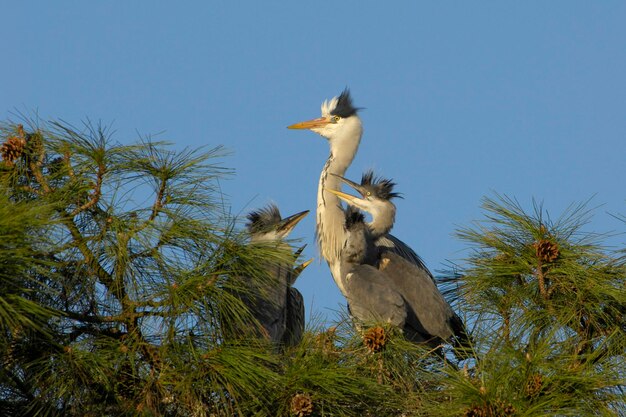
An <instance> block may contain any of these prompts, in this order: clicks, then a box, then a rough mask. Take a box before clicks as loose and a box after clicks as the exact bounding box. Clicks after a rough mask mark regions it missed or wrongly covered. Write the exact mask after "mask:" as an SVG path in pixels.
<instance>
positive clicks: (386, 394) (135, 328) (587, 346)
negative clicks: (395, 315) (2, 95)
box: [0, 121, 626, 417]
mask: <svg viewBox="0 0 626 417" xmlns="http://www.w3.org/2000/svg"><path fill="white" fill-rule="evenodd" d="M0 132H1V140H0V141H1V142H2V145H1V148H0V153H1V157H2V159H1V160H0V191H1V192H0V279H1V281H0V329H1V330H2V338H1V339H0V352H1V353H0V355H1V356H2V358H3V360H2V368H1V370H0V415H7V416H11V415H15V416H27V415H37V416H61V415H63V416H123V415H128V416H285V417H287V416H298V417H305V416H346V417H347V416H360V417H364V416H383V417H385V416H538V415H546V416H552V415H576V416H578V415H620V414H625V413H626V401H624V397H623V388H624V382H625V377H626V365H625V364H626V360H625V359H626V358H625V357H624V356H625V350H626V319H625V317H624V313H625V312H626V291H625V285H626V282H625V279H626V264H625V257H624V256H623V252H622V253H620V252H617V253H612V252H610V251H608V250H606V249H605V248H603V247H602V246H601V245H600V239H601V238H602V236H598V235H594V234H591V233H585V232H584V231H583V226H584V224H585V222H586V220H587V219H588V218H589V215H590V213H591V211H590V210H588V209H586V208H585V205H580V206H574V207H573V208H572V209H571V210H569V211H568V212H566V213H565V214H564V215H563V216H562V217H560V218H559V219H558V220H556V221H552V220H551V219H550V218H549V217H548V216H547V215H546V213H545V211H544V210H543V208H542V207H541V206H536V207H535V210H534V212H533V213H532V214H527V213H526V212H525V211H524V210H523V208H522V207H521V205H520V204H519V203H517V202H516V201H514V200H512V199H508V198H505V197H498V198H495V199H486V200H485V203H484V209H485V212H486V219H485V221H482V222H480V223H477V224H476V225H475V226H473V227H471V228H465V229H462V230H460V231H459V233H458V235H459V237H460V238H461V239H462V240H464V241H466V242H467V243H468V244H469V245H470V247H471V249H472V252H471V254H470V256H469V258H468V259H467V260H465V261H464V263H463V264H462V265H460V266H459V267H458V268H459V269H458V270H456V271H455V274H454V276H453V278H452V279H451V280H449V282H447V284H448V285H450V286H452V287H453V288H454V289H455V297H456V303H455V305H456V306H457V307H458V308H457V311H458V312H459V313H461V315H462V316H464V318H465V320H466V323H467V326H468V328H469V329H470V330H471V337H472V341H473V351H472V352H470V353H469V358H467V359H463V360H462V361H461V362H458V360H457V359H455V358H454V356H453V355H452V353H451V352H452V350H451V348H450V347H449V346H443V347H442V349H436V350H434V351H430V350H429V349H428V348H427V347H424V346H418V345H415V344H412V343H409V342H407V341H406V340H404V338H403V336H402V334H400V332H399V331H398V330H397V329H393V328H390V327H389V326H388V325H386V324H384V323H379V324H374V325H373V326H372V327H369V328H361V329H358V330H357V329H355V327H354V326H353V325H352V323H351V320H350V318H349V317H348V315H347V314H340V315H339V317H338V318H337V323H335V325H334V326H332V327H325V326H322V325H314V324H312V323H314V320H310V321H309V326H308V329H307V331H306V332H305V335H304V338H303V340H302V342H301V343H300V344H299V345H298V346H294V347H291V348H286V349H276V347H275V346H272V345H271V344H270V343H269V342H268V341H267V340H265V339H264V338H263V337H259V335H260V334H261V333H262V332H260V329H259V324H258V323H257V322H256V320H255V319H254V317H253V316H252V314H251V313H250V312H249V311H248V309H247V308H246V305H245V302H244V300H245V299H246V296H245V294H246V291H249V290H250V288H251V286H250V285H249V280H255V282H257V283H259V285H255V286H254V288H261V287H262V286H263V283H267V284H271V282H272V279H273V277H272V276H271V275H270V274H268V272H267V269H266V268H264V265H267V263H268V262H277V263H281V264H286V265H293V266H294V267H296V265H297V264H298V262H297V256H296V255H294V253H293V252H292V251H291V250H289V249H286V248H285V247H284V245H251V244H249V241H248V236H247V233H246V232H245V230H243V228H242V227H241V225H240V224H239V222H238V221H237V219H235V218H232V216H230V215H229V213H228V204H227V202H225V201H224V198H223V196H222V195H221V193H220V191H219V187H218V185H219V184H218V181H219V180H220V179H221V178H223V177H225V176H229V175H230V174H232V171H231V170H229V169H226V168H224V167H223V166H222V164H221V162H220V160H221V158H223V157H224V156H225V151H224V150H223V148H221V147H220V146H216V147H214V148H211V149H198V150H189V149H184V150H182V151H175V150H173V147H172V146H171V145H170V144H167V143H165V142H157V141H153V140H152V139H151V138H143V139H140V140H138V141H135V143H133V144H130V145H125V144H120V143H117V142H114V140H113V137H112V132H111V131H110V130H109V129H107V128H105V127H103V126H100V125H93V124H91V123H86V124H85V125H84V126H83V127H82V128H80V129H78V128H76V127H73V126H71V125H69V124H67V123H63V122H50V123H34V122H32V121H30V122H29V126H28V127H27V128H24V127H22V126H21V125H17V124H14V123H6V124H4V125H3V126H2V127H1V129H0ZM443 284H445V283H442V285H443Z"/></svg>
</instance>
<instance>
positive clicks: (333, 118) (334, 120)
mask: <svg viewBox="0 0 626 417" xmlns="http://www.w3.org/2000/svg"><path fill="white" fill-rule="evenodd" d="M340 119H341V117H339V116H331V117H330V121H331V123H337V122H338V121H339V120H340Z"/></svg>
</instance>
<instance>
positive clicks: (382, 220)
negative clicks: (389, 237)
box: [367, 204, 396, 239]
mask: <svg viewBox="0 0 626 417" xmlns="http://www.w3.org/2000/svg"><path fill="white" fill-rule="evenodd" d="M395 221H396V207H395V206H394V205H393V204H390V205H387V206H385V207H384V209H381V210H378V211H377V212H376V213H374V214H372V221H371V222H369V223H368V224H367V226H368V227H369V229H370V232H371V233H372V237H373V238H374V239H378V238H379V237H381V236H383V235H386V234H387V233H389V232H390V231H391V228H392V227H393V224H394V222H395Z"/></svg>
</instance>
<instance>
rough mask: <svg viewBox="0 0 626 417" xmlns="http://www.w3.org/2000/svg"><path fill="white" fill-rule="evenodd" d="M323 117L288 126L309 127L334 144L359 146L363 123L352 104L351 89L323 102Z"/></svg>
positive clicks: (290, 127)
mask: <svg viewBox="0 0 626 417" xmlns="http://www.w3.org/2000/svg"><path fill="white" fill-rule="evenodd" d="M321 110H322V117H318V118H317V119H312V120H307V121H305V122H300V123H296V124H293V125H291V126H287V128H288V129H308V130H311V131H313V132H315V133H317V134H319V135H321V136H322V137H324V138H326V139H328V141H329V142H330V144H331V147H333V146H358V144H359V142H360V140H361V135H362V134H363V125H362V124H361V119H360V118H359V116H358V115H357V111H358V108H356V107H354V106H353V105H352V98H351V97H350V91H349V90H348V89H345V90H344V91H343V92H342V93H341V94H340V95H339V96H338V97H333V98H332V99H330V100H325V101H324V102H323V103H322V107H321Z"/></svg>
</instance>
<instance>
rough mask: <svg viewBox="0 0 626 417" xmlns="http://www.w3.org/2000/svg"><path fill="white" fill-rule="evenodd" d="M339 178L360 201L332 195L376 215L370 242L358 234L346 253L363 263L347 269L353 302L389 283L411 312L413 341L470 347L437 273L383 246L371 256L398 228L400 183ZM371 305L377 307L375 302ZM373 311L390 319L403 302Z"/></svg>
mask: <svg viewBox="0 0 626 417" xmlns="http://www.w3.org/2000/svg"><path fill="white" fill-rule="evenodd" d="M339 179H340V181H342V182H345V183H346V184H348V185H350V186H351V187H352V188H354V189H355V190H356V191H358V192H359V194H360V197H357V196H353V195H350V194H346V193H343V192H341V191H338V190H332V189H329V190H328V191H330V192H331V193H332V194H335V195H336V196H337V197H338V198H339V199H341V200H343V201H345V202H346V203H347V204H348V205H349V206H351V207H354V208H356V209H360V210H363V211H365V212H367V213H369V214H370V215H371V217H372V220H371V222H369V223H366V226H367V229H368V231H369V234H370V235H369V236H370V237H369V240H368V238H367V235H366V234H362V235H363V236H365V238H363V237H361V236H357V235H355V236H353V235H351V236H350V237H349V238H348V242H350V243H352V247H351V248H349V250H348V249H346V250H345V251H344V255H346V256H348V257H352V258H355V259H358V260H359V262H361V265H359V267H358V268H354V266H350V265H349V266H348V268H346V269H345V270H344V271H343V272H344V273H345V274H346V282H350V284H347V290H348V297H347V298H348V299H349V300H350V299H354V298H355V297H359V298H361V297H367V296H368V295H367V290H368V286H371V284H370V283H371V282H374V281H375V282H377V283H378V282H381V281H383V282H386V284H387V286H388V287H389V289H387V290H386V291H387V292H390V291H395V292H397V293H398V294H399V295H400V296H401V299H402V300H403V301H404V303H405V305H404V306H405V307H406V309H407V310H406V318H405V320H404V323H403V330H404V333H405V335H406V336H407V338H408V339H410V340H413V341H415V342H428V343H429V344H433V345H436V344H439V343H441V342H442V341H448V340H450V339H452V338H453V337H454V339H455V340H454V342H455V344H461V345H467V343H468V336H467V334H466V332H465V327H464V325H463V322H462V320H461V318H460V317H459V316H458V315H457V314H456V313H455V312H454V311H453V310H452V308H451V307H450V305H449V304H448V302H447V301H446V300H445V299H444V297H443V296H442V295H441V293H440V292H439V289H438V288H437V285H436V284H435V282H434V279H433V277H432V274H431V273H430V272H429V271H428V269H427V268H426V267H425V266H423V265H416V264H414V263H412V262H409V261H407V260H406V259H404V258H402V257H401V256H398V255H397V254H396V253H394V252H392V251H388V250H385V249H382V250H381V248H375V249H374V251H375V252H374V253H373V254H372V253H371V252H372V249H371V248H370V247H369V246H373V245H372V243H371V241H374V240H375V239H377V237H378V236H379V235H380V234H385V233H388V232H389V231H390V230H391V228H392V227H393V224H394V221H395V214H396V207H395V204H393V202H392V201H391V199H392V198H394V197H397V196H398V194H397V193H395V192H394V191H393V188H394V186H395V184H394V183H393V182H392V181H391V180H387V179H383V178H375V177H374V174H373V173H372V172H371V171H369V172H366V173H365V174H364V175H363V177H362V179H361V184H357V183H355V182H353V181H350V180H348V179H346V178H343V177H340V178H339ZM346 229H347V230H348V231H350V228H349V222H346ZM353 239H360V242H357V243H353V242H352V240H353ZM359 246H360V247H359ZM374 246H375V245H374ZM355 250H356V251H358V250H361V251H362V252H363V254H362V255H360V259H359V256H358V255H354V254H352V253H351V252H352V251H355ZM349 260H350V258H347V259H346V261H344V263H348V264H349ZM358 274H364V275H362V276H359V275H358ZM351 293H352V294H351ZM369 297H377V298H379V295H377V294H371V295H369ZM369 303H370V304H372V301H369ZM370 308H372V309H374V310H375V311H376V312H377V314H379V315H381V316H382V315H384V314H386V315H388V316H389V315H391V314H397V313H396V311H397V310H398V305H397V303H393V304H390V305H385V304H382V303H378V301H376V304H373V306H371V307H370ZM351 310H352V308H351Z"/></svg>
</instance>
